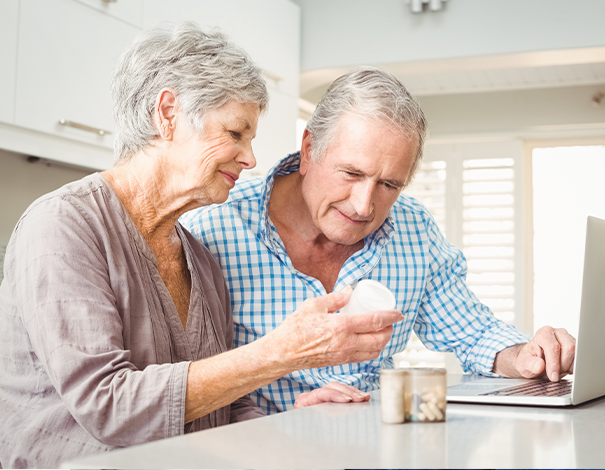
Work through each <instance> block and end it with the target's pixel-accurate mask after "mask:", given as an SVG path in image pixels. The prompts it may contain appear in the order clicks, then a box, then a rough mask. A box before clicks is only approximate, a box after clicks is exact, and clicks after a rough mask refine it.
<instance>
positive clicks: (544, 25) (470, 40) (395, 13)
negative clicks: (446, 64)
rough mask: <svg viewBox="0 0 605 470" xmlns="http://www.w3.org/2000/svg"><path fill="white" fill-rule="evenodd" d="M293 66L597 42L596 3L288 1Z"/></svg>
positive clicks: (601, 9) (603, 12) (599, 19)
mask: <svg viewBox="0 0 605 470" xmlns="http://www.w3.org/2000/svg"><path fill="white" fill-rule="evenodd" d="M296 1H297V3H298V4H299V5H301V6H302V57H301V69H302V71H303V72H307V71H310V70H316V69H323V68H334V67H347V66H351V65H356V64H363V63H373V64H377V63H391V62H413V61H425V60H440V59H452V58H460V57H470V56H493V55H504V54H515V53H523V52H532V51H540V50H553V49H569V48H572V49H573V48H587V47H597V46H603V45H604V35H603V19H604V18H605V2H604V1H602V0H573V1H570V0H531V1H528V0H499V1H493V0H492V1H487V0H448V1H447V2H446V7H445V8H446V9H445V11H442V12H433V13H430V14H428V13H427V14H413V13H411V10H410V7H409V5H407V4H406V2H405V1H404V0H374V1H371V2H370V1H367V0H329V1H325V0H296Z"/></svg>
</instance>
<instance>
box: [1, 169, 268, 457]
mask: <svg viewBox="0 0 605 470" xmlns="http://www.w3.org/2000/svg"><path fill="white" fill-rule="evenodd" d="M177 231H178V235H179V237H180V239H181V241H182V244H183V250H184V252H185V255H186V259H187V265H188V267H189V271H190V273H191V282H192V289H191V301H190V302H191V303H190V307H189V317H188V319H187V328H186V331H185V330H183V326H182V324H181V321H180V319H179V315H178V313H177V310H176V308H175V306H174V303H173V302H172V299H171V297H170V294H169V293H168V290H167V289H166V286H165V285H164V283H163V281H162V279H161V278H160V275H159V273H158V269H157V261H156V258H155V256H154V255H153V253H152V252H151V250H150V248H149V246H148V245H147V243H146V242H145V240H144V239H143V237H142V235H141V233H140V232H139V230H138V229H137V227H136V226H135V225H134V223H133V221H132V219H131V218H130V216H129V215H128V213H127V212H126V210H125V208H124V206H123V205H122V203H121V201H120V200H119V198H118V197H117V195H116V194H115V192H114V191H113V188H112V187H111V186H110V185H109V184H108V183H107V181H105V179H104V178H103V177H101V176H100V175H98V174H95V175H91V176H88V177H86V178H84V179H82V180H80V181H76V182H74V183H70V184H68V185H66V186H64V187H62V188H60V189H58V190H57V191H54V192H52V193H50V194H48V195H46V196H43V197H42V198H40V199H38V200H37V201H35V202H34V203H33V204H32V205H31V206H30V207H29V208H28V209H27V211H26V212H25V214H24V215H23V216H22V217H21V219H20V220H19V223H18V224H17V226H16V228H15V231H14V232H13V235H12V237H11V240H10V242H9V245H8V247H7V251H6V257H5V266H4V273H5V277H4V281H3V282H2V285H1V286H0V325H1V327H0V417H1V418H0V465H1V466H2V467H4V468H13V467H46V468H52V467H57V466H59V465H60V464H61V462H63V461H65V460H67V459H73V458H76V457H81V456H84V455H88V454H94V453H99V452H103V451H107V450H110V449H114V448H117V447H122V446H130V445H134V444H141V443H144V442H148V441H153V440H156V439H163V438H167V437H172V436H177V435H180V434H183V433H186V432H191V431H197V430H200V429H204V428H209V427H215V426H220V425H222V424H227V423H229V422H234V421H239V420H244V419H249V418H253V417H257V416H262V415H263V412H262V411H261V410H260V409H259V408H257V407H256V406H255V405H253V403H252V401H251V400H249V399H248V398H247V397H245V398H241V399H239V400H238V401H236V402H235V403H234V404H232V405H231V406H227V407H225V408H222V409H220V410H217V411H215V412H213V413H210V414H209V415H207V416H204V417H203V418H200V419H198V420H196V421H194V422H193V423H190V424H188V425H187V426H184V425H183V422H184V415H185V390H186V378H187V371H188V367H189V363H190V362H191V361H195V360H198V359H202V358H206V357H209V356H212V355H215V354H218V353H220V352H223V351H226V350H228V349H230V348H231V346H232V339H233V324H232V318H231V306H230V301H229V293H228V290H227V288H226V286H225V282H224V280H223V277H222V273H221V270H220V267H219V265H218V263H217V262H216V261H215V260H214V259H213V258H212V256H211V255H210V253H209V252H208V250H207V249H206V248H204V247H203V246H202V245H201V244H200V243H199V242H197V241H196V240H195V239H194V238H193V237H192V236H191V234H190V233H189V232H187V231H186V230H185V229H184V228H182V227H181V226H180V225H177Z"/></svg>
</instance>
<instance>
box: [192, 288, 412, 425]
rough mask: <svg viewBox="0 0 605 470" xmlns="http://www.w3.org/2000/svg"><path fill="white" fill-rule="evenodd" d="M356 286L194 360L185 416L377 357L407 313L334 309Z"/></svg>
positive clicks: (312, 302) (307, 304)
mask: <svg viewBox="0 0 605 470" xmlns="http://www.w3.org/2000/svg"><path fill="white" fill-rule="evenodd" d="M350 295H351V294H350V291H348V290H347V291H346V292H339V293H334V294H329V295H327V296H324V297H318V298H315V299H309V300H306V301H305V302H303V304H302V305H301V307H300V308H299V309H298V310H297V311H296V312H294V313H293V314H291V315H289V316H288V318H286V320H285V321H284V322H283V323H282V324H281V325H280V326H279V327H277V328H276V329H275V330H273V331H271V332H270V333H268V334H267V335H266V336H263V337H262V338H260V339H258V340H256V341H254V342H253V343H250V344H247V345H245V346H242V347H239V348H237V349H233V350H231V351H228V352H225V353H223V354H219V355H217V356H214V357H211V358H208V359H203V360H201V361H197V362H193V363H191V364H190V366H189V371H188V374H187V395H186V400H185V403H186V405H185V422H189V421H193V420H194V419H196V418H199V417H200V416H204V415H206V414H208V413H210V412H211V411H213V410H216V409H218V408H221V407H223V406H226V405H228V404H229V403H231V402H233V401H235V400H236V399H238V398H239V397H241V396H243V395H245V394H247V393H250V392H252V391H253V390H256V389H258V388H260V387H263V386H265V385H267V384H269V383H271V382H273V381H274V380H276V379H278V378H280V377H283V376H284V375H286V374H289V373H291V372H294V371H296V370H299V369H307V368H313V367H326V366H331V365H338V364H344V363H347V362H362V361H366V360H369V359H374V358H376V357H377V356H378V355H379V354H380V351H382V349H383V348H384V346H385V345H386V343H387V342H388V340H389V339H390V338H391V334H392V332H393V328H392V326H391V325H392V324H393V323H394V322H396V321H399V320H401V319H402V318H403V317H402V315H401V313H400V312H397V311H395V310H389V311H384V312H375V313H368V314H364V315H342V314H332V313H331V312H334V311H336V310H338V309H339V308H341V307H342V306H344V305H345V304H346V303H347V301H348V300H349V297H350Z"/></svg>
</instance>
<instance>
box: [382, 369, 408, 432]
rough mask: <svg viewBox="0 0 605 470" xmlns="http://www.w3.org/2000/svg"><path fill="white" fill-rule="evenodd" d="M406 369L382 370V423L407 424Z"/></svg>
mask: <svg viewBox="0 0 605 470" xmlns="http://www.w3.org/2000/svg"><path fill="white" fill-rule="evenodd" d="M407 375H408V373H407V370H405V369H380V412H381V416H382V422H383V423H386V424H401V423H403V422H405V415H406V410H405V382H406V377H407Z"/></svg>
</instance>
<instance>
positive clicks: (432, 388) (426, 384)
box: [404, 367, 447, 423]
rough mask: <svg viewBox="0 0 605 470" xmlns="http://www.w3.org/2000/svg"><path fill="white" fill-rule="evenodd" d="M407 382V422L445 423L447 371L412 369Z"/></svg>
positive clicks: (409, 370) (426, 368) (425, 368)
mask: <svg viewBox="0 0 605 470" xmlns="http://www.w3.org/2000/svg"><path fill="white" fill-rule="evenodd" d="M405 370H406V371H407V373H408V374H407V376H406V381H405V392H404V395H405V420H406V421H411V422H422V423H436V422H439V421H445V408H446V404H447V401H446V385H447V380H446V373H445V369H437V368H428V367H410V368H408V369H405Z"/></svg>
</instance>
